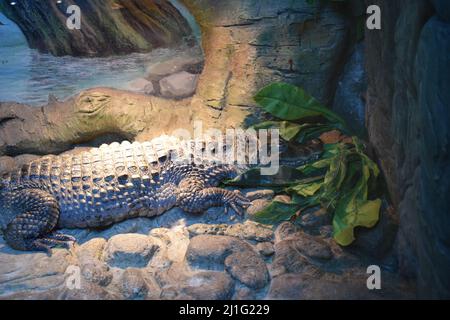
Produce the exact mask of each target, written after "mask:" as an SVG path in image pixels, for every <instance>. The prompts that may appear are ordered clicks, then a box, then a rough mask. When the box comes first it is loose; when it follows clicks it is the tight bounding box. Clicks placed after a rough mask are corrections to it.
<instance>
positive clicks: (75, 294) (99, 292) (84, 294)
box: [53, 282, 121, 300]
mask: <svg viewBox="0 0 450 320" xmlns="http://www.w3.org/2000/svg"><path fill="white" fill-rule="evenodd" d="M53 299H58V300H119V299H121V296H120V295H118V294H116V293H113V292H109V291H108V289H106V288H103V287H101V286H99V285H96V284H94V283H91V282H82V285H81V288H80V289H72V290H71V289H68V288H64V289H63V290H61V291H60V292H58V295H57V297H55V298H53Z"/></svg>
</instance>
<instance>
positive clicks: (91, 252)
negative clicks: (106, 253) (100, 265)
mask: <svg viewBox="0 0 450 320" xmlns="http://www.w3.org/2000/svg"><path fill="white" fill-rule="evenodd" d="M105 246H106V240H105V239H103V238H95V239H92V240H90V241H87V242H85V243H83V244H82V245H81V246H79V247H77V248H76V252H77V256H78V259H79V260H80V261H81V262H84V261H86V262H90V261H92V260H100V259H102V253H103V249H104V248H105Z"/></svg>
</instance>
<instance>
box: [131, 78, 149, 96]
mask: <svg viewBox="0 0 450 320" xmlns="http://www.w3.org/2000/svg"><path fill="white" fill-rule="evenodd" d="M129 88H130V90H131V91H136V92H141V93H144V94H148V95H150V94H152V93H153V92H154V91H155V88H154V87H153V83H152V82H151V81H148V80H147V79H144V78H139V79H136V80H134V81H132V82H131V83H130V84H129Z"/></svg>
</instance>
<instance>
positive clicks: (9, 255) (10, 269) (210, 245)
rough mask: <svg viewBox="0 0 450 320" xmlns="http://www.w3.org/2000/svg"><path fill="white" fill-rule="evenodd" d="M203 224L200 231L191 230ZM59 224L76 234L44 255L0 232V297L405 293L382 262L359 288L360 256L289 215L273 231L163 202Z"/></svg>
mask: <svg viewBox="0 0 450 320" xmlns="http://www.w3.org/2000/svg"><path fill="white" fill-rule="evenodd" d="M203 230H208V233H207V234H201V235H198V234H197V233H202V232H203ZM62 231H63V232H64V233H69V234H72V235H74V236H75V237H76V238H77V239H78V242H77V244H75V246H74V247H73V248H71V249H70V250H67V249H55V250H54V251H53V255H52V256H50V257H49V256H47V255H45V254H44V253H35V252H18V251H14V250H12V249H11V248H9V247H8V246H7V245H6V244H5V242H4V240H3V239H2V238H0V298H2V299H4V298H12V299H24V298H26V299H262V298H265V297H268V298H276V299H278V298H285V299H299V298H300V299H321V298H324V299H325V298H327V299H334V298H338V297H339V298H346V299H354V298H366V297H367V298H371V299H383V298H388V297H392V298H408V297H413V294H412V289H411V288H412V287H411V286H410V285H409V284H408V283H405V282H403V281H401V280H400V279H398V278H397V277H396V276H395V274H391V273H390V272H388V271H385V270H383V279H387V280H384V281H383V292H382V293H378V294H377V293H372V292H369V290H367V289H366V287H365V284H366V279H367V276H366V273H365V268H366V267H367V265H368V264H369V262H367V264H366V263H365V262H363V261H362V260H360V259H359V258H357V257H356V256H353V255H352V254H351V253H348V252H345V251H343V250H342V249H341V248H339V247H338V246H337V245H336V244H335V243H334V242H333V241H332V240H331V239H330V238H324V237H320V236H313V235H310V234H308V233H306V232H305V231H303V230H301V229H299V228H297V227H296V226H294V225H293V224H292V223H290V222H285V223H283V224H281V225H280V226H279V227H278V228H277V229H276V230H275V232H273V231H272V230H271V228H270V227H268V226H263V225H259V224H256V223H255V222H252V221H245V220H243V218H241V217H236V218H235V219H233V221H232V222H231V221H230V216H227V215H224V213H223V208H213V209H210V210H208V211H207V212H206V213H205V214H204V215H188V214H185V213H183V212H182V211H181V210H179V209H172V210H170V211H169V212H167V213H165V214H163V215H161V216H158V217H155V218H152V219H148V218H137V219H132V220H127V221H124V222H121V223H118V224H116V225H114V226H113V227H111V228H109V229H105V230H77V229H74V230H62ZM213 231H215V232H216V233H214V232H213ZM219 233H223V234H224V235H218V234H219ZM370 263H374V261H373V260H372V261H371V262H370ZM376 263H380V262H376ZM74 277H75V278H74ZM74 279H79V281H73V280H74ZM388 282H389V283H388ZM70 285H74V287H71V286H70ZM78 285H79V286H78ZM385 285H386V288H385V287H384V286H385Z"/></svg>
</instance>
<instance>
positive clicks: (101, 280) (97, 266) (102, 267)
mask: <svg viewBox="0 0 450 320" xmlns="http://www.w3.org/2000/svg"><path fill="white" fill-rule="evenodd" d="M81 275H82V276H83V277H84V279H86V280H87V281H90V282H92V283H95V284H98V285H99V286H102V287H106V286H107V285H109V284H110V283H111V280H112V278H113V275H112V273H111V272H110V269H109V266H108V265H106V264H105V263H103V262H100V261H97V262H90V263H85V264H83V266H82V268H81Z"/></svg>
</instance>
